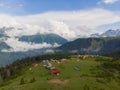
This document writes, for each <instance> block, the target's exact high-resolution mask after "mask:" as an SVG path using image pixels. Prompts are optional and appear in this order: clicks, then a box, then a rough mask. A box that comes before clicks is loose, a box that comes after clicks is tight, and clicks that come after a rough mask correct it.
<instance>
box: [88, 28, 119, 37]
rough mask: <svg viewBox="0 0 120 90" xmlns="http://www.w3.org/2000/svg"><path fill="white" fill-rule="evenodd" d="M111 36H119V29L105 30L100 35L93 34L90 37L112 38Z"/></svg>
mask: <svg viewBox="0 0 120 90" xmlns="http://www.w3.org/2000/svg"><path fill="white" fill-rule="evenodd" d="M112 36H120V29H117V30H112V29H110V30H107V31H105V32H104V33H102V34H99V33H95V34H91V35H90V37H112Z"/></svg>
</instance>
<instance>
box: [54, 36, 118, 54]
mask: <svg viewBox="0 0 120 90" xmlns="http://www.w3.org/2000/svg"><path fill="white" fill-rule="evenodd" d="M56 50H58V51H61V52H63V53H66V52H73V51H74V52H79V53H93V54H94V53H95V54H96V53H97V54H103V53H104V54H105V53H109V52H114V51H116V50H120V37H106V38H79V39H77V40H75V41H72V42H68V43H66V44H64V45H62V46H60V47H58V48H57V49H56Z"/></svg>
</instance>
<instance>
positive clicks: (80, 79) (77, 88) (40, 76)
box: [0, 56, 120, 90]
mask: <svg viewBox="0 0 120 90" xmlns="http://www.w3.org/2000/svg"><path fill="white" fill-rule="evenodd" d="M77 59H78V58H76V57H75V56H72V58H71V59H70V60H69V61H68V62H66V63H60V64H57V63H53V65H54V66H55V67H56V68H58V69H59V70H60V71H61V75H60V76H55V75H53V76H50V73H49V71H48V70H47V69H45V68H42V67H41V66H42V63H39V65H38V67H27V68H24V69H23V71H22V72H23V74H22V75H20V76H19V77H17V78H15V79H12V80H10V81H8V82H7V83H6V84H7V85H5V86H3V87H1V88H0V90H119V88H120V86H119V83H117V82H116V81H115V80H114V79H112V80H110V81H107V79H103V78H97V77H96V75H97V73H98V72H100V70H99V69H96V66H98V65H100V64H101V62H97V61H95V58H94V57H87V58H86V59H85V60H80V61H79V62H77V61H76V60H77ZM107 59H109V58H106V60H107ZM74 66H79V67H80V71H75V70H74V69H73V67H74ZM29 68H31V69H32V70H31V71H30V70H29ZM22 77H24V78H25V84H23V85H20V80H21V78H22ZM33 77H34V78H35V79H36V81H35V82H33V83H30V80H31V79H32V78H33ZM54 79H59V80H62V81H63V82H64V80H67V83H64V84H63V83H61V84H60V83H59V84H54V83H50V82H49V81H50V80H54Z"/></svg>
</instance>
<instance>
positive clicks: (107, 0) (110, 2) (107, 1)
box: [102, 0, 119, 4]
mask: <svg viewBox="0 0 120 90" xmlns="http://www.w3.org/2000/svg"><path fill="white" fill-rule="evenodd" d="M117 1H119V0H102V2H104V3H106V4H113V3H116V2H117Z"/></svg>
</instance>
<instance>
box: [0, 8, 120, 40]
mask: <svg viewBox="0 0 120 90" xmlns="http://www.w3.org/2000/svg"><path fill="white" fill-rule="evenodd" d="M0 19H1V20H0V24H2V25H0V26H13V27H14V26H15V27H21V28H23V30H21V31H20V30H19V31H18V30H17V29H16V30H12V31H7V32H6V33H7V34H8V35H9V36H11V37H14V36H19V35H32V34H36V33H55V34H58V35H61V36H63V37H64V38H66V39H68V40H70V39H72V38H77V37H78V36H85V35H89V34H90V33H93V32H95V28H96V27H98V26H101V25H104V24H111V23H115V22H119V21H120V15H118V14H116V13H114V12H111V11H108V10H104V9H93V10H84V11H74V12H73V11H63V12H48V13H43V14H37V15H29V16H18V17H12V16H7V15H2V16H1V15H0ZM97 32H99V31H97Z"/></svg>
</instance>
